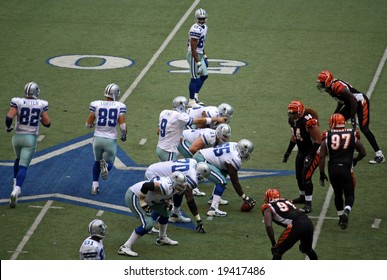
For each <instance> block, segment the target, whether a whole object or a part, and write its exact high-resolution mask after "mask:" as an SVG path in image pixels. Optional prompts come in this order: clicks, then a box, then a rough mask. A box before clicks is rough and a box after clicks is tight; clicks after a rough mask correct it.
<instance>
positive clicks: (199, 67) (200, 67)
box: [196, 62, 203, 75]
mask: <svg viewBox="0 0 387 280" xmlns="http://www.w3.org/2000/svg"><path fill="white" fill-rule="evenodd" d="M196 65H197V66H198V68H197V70H196V72H197V73H198V74H199V75H201V74H202V72H203V68H202V64H201V63H200V62H198V63H196Z"/></svg>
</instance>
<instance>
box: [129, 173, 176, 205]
mask: <svg viewBox="0 0 387 280" xmlns="http://www.w3.org/2000/svg"><path fill="white" fill-rule="evenodd" d="M152 181H153V182H159V183H160V190H161V194H160V193H156V192H153V191H148V193H147V194H146V197H145V202H146V204H148V205H149V206H152V205H154V204H159V203H162V202H164V201H165V200H168V199H170V198H171V197H172V196H173V195H174V188H173V186H172V181H171V179H170V178H169V177H161V178H154V179H152ZM146 182H149V181H141V182H138V183H136V184H134V185H133V186H131V187H130V189H131V190H132V192H134V193H135V194H136V196H138V197H140V193H141V188H142V185H143V184H144V183H146Z"/></svg>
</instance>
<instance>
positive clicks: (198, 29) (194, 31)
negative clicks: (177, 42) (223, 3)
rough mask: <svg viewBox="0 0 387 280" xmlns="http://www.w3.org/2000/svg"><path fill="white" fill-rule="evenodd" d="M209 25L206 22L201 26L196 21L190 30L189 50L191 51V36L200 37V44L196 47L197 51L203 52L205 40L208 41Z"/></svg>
mask: <svg viewBox="0 0 387 280" xmlns="http://www.w3.org/2000/svg"><path fill="white" fill-rule="evenodd" d="M207 30H208V27H207V25H206V24H204V25H203V27H202V26H200V25H199V24H197V23H195V24H194V25H192V27H191V28H190V30H189V32H188V51H189V52H190V51H191V38H195V39H198V40H199V42H198V46H197V48H196V51H197V53H200V54H203V50H204V42H205V41H206V37H207Z"/></svg>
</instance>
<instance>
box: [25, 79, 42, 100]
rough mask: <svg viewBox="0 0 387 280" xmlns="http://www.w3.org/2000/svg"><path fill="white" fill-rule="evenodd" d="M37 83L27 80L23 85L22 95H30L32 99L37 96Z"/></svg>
mask: <svg viewBox="0 0 387 280" xmlns="http://www.w3.org/2000/svg"><path fill="white" fill-rule="evenodd" d="M39 93H40V89H39V85H38V84H37V83H35V82H29V83H27V84H26V85H25V87H24V96H25V97H32V98H33V99H38V98H39Z"/></svg>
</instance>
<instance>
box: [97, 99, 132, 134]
mask: <svg viewBox="0 0 387 280" xmlns="http://www.w3.org/2000/svg"><path fill="white" fill-rule="evenodd" d="M90 111H91V112H94V114H95V130H94V136H99V137H106V138H112V139H117V129H116V126H117V123H118V117H119V116H120V114H125V113H126V105H125V104H124V103H122V102H119V101H106V100H97V101H93V102H91V103H90Z"/></svg>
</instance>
